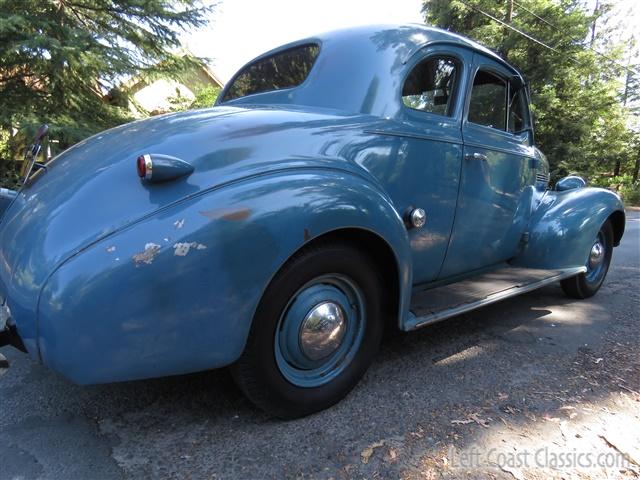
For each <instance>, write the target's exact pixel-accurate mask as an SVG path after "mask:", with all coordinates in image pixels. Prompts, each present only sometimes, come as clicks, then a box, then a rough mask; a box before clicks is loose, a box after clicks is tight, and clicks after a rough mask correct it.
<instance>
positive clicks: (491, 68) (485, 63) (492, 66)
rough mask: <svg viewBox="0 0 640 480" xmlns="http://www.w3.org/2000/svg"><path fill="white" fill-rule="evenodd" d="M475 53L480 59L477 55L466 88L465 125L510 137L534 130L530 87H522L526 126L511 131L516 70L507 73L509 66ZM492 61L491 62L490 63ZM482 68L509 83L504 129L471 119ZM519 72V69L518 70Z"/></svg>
mask: <svg viewBox="0 0 640 480" xmlns="http://www.w3.org/2000/svg"><path fill="white" fill-rule="evenodd" d="M474 55H477V56H479V57H480V60H478V57H475V60H474V65H473V69H472V75H471V76H470V78H469V84H468V86H467V89H466V98H465V102H464V111H463V120H462V122H463V125H473V126H474V127H475V128H483V129H487V131H489V132H492V133H498V134H503V135H509V136H510V137H516V138H517V137H520V136H522V134H523V133H525V132H529V131H532V130H533V118H532V117H531V109H530V101H531V100H530V96H529V90H528V88H527V87H526V85H525V86H523V87H522V90H524V104H525V128H523V129H522V130H519V131H517V132H511V131H509V114H510V111H511V109H510V106H509V97H510V95H511V91H512V88H513V82H512V80H511V77H513V76H514V72H511V74H510V75H509V74H507V67H506V66H503V65H501V64H499V63H497V62H494V61H491V60H488V59H487V58H486V57H484V56H482V54H479V53H477V52H475V54H474ZM490 62H491V63H490ZM480 70H483V71H486V72H490V73H491V74H492V75H495V76H496V77H498V78H500V79H501V80H503V81H504V82H506V84H507V97H506V100H507V105H506V114H505V115H506V118H505V128H504V129H503V130H502V129H498V128H494V127H489V126H488V125H482V124H480V123H475V122H472V121H470V120H469V109H470V106H471V92H472V90H473V82H474V81H475V79H476V75H477V74H478V72H479V71H480ZM516 72H517V71H516Z"/></svg>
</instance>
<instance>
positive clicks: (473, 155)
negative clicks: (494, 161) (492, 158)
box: [464, 152, 488, 162]
mask: <svg viewBox="0 0 640 480" xmlns="http://www.w3.org/2000/svg"><path fill="white" fill-rule="evenodd" d="M464 158H465V159H467V160H481V161H483V162H486V161H487V160H488V158H487V156H486V155H484V154H483V153H478V152H473V153H467V154H466V155H465V156H464Z"/></svg>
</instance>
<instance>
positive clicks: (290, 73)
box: [222, 44, 320, 102]
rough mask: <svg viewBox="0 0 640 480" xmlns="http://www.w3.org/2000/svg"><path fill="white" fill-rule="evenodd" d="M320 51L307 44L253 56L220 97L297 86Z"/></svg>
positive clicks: (228, 98)
mask: <svg viewBox="0 0 640 480" xmlns="http://www.w3.org/2000/svg"><path fill="white" fill-rule="evenodd" d="M319 53H320V47H319V46H318V45H316V44H307V45H300V46H297V47H293V48H290V49H288V50H284V51H282V52H278V53H275V54H273V55H271V56H269V57H266V58H262V59H260V60H256V61H255V62H253V63H251V64H249V65H247V66H246V67H244V68H243V69H242V70H241V71H240V72H239V73H238V75H236V77H235V79H234V80H233V83H232V84H231V85H230V86H229V88H228V89H227V91H226V93H225V95H224V98H223V99H222V101H223V102H226V101H228V100H233V99H235V98H240V97H244V96H247V95H254V94H256V93H263V92H270V91H273V90H282V89H284V88H293V87H297V86H298V85H300V84H302V83H303V82H304V81H305V80H306V78H307V76H308V75H309V72H310V71H311V68H312V67H313V64H314V62H315V61H316V58H317V57H318V54H319Z"/></svg>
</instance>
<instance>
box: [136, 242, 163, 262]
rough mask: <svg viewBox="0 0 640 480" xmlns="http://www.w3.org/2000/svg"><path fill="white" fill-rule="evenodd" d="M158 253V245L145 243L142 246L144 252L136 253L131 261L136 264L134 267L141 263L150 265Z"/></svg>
mask: <svg viewBox="0 0 640 480" xmlns="http://www.w3.org/2000/svg"><path fill="white" fill-rule="evenodd" d="M158 252H160V245H157V244H155V243H147V244H146V245H145V246H144V251H142V252H140V253H136V254H135V255H134V256H133V261H134V262H135V263H136V265H141V264H143V263H144V264H147V265H151V264H152V263H153V259H154V258H156V255H157V254H158Z"/></svg>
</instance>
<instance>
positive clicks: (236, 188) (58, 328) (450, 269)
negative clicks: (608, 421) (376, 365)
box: [0, 25, 625, 418]
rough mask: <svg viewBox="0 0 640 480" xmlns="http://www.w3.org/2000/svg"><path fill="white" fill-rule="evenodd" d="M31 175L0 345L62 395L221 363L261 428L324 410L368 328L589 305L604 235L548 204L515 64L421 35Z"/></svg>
mask: <svg viewBox="0 0 640 480" xmlns="http://www.w3.org/2000/svg"><path fill="white" fill-rule="evenodd" d="M36 147H37V145H36V146H34V148H36ZM36 150H37V148H36ZM36 153H37V152H36ZM33 172H34V173H31V174H30V175H29V176H28V178H26V180H25V184H24V185H23V187H22V188H21V189H20V191H19V192H11V191H6V190H4V191H3V192H2V194H1V196H2V197H3V203H2V205H4V207H5V211H4V214H3V216H2V220H1V223H0V246H1V248H0V294H1V296H2V300H3V318H2V323H1V324H0V331H1V332H2V333H1V338H2V343H3V344H7V343H11V344H13V345H15V346H17V347H19V348H22V349H24V350H26V351H27V352H28V353H29V354H30V355H31V357H32V358H33V359H35V360H38V361H40V362H42V363H44V364H45V365H47V366H48V367H50V368H52V369H54V370H56V371H57V372H60V373H61V374H62V375H64V376H66V377H68V378H69V379H71V380H72V381H74V382H77V383H80V384H90V383H100V382H114V381H122V380H133V379H142V378H149V377H158V376H164V375H175V374H182V373H187V372H194V371H199V370H206V369H212V368H218V367H223V366H228V365H230V366H231V371H232V373H233V376H234V378H235V379H236V381H237V383H238V385H239V386H240V388H241V389H242V390H243V391H244V392H245V393H246V395H247V396H248V397H249V398H250V399H251V400H252V401H253V402H254V403H255V404H257V405H258V406H259V407H261V408H263V409H264V410H266V411H268V412H270V413H272V414H274V415H276V416H280V417H283V418H293V417H299V416H302V415H306V414H309V413H312V412H315V411H318V410H321V409H324V408H326V407H328V406H330V405H332V404H334V403H335V402H337V401H338V400H339V399H341V398H342V397H343V396H345V395H346V394H347V393H348V392H349V390H350V389H351V388H352V387H353V386H354V385H355V384H356V383H357V382H358V380H359V379H360V377H361V376H362V375H363V374H364V372H365V370H366V369H367V367H368V366H369V364H370V362H371V361H372V358H373V356H374V353H375V352H376V350H377V348H378V345H379V343H380V340H381V336H382V333H383V329H384V326H385V324H386V323H389V322H390V323H392V324H393V325H395V326H396V327H397V328H399V329H401V330H405V331H408V330H413V329H416V328H418V327H422V326H425V325H429V324H431V323H433V322H437V321H439V320H443V319H445V318H448V317H451V316H454V315H457V314H460V313H462V312H466V311H470V310H473V309H476V308H479V307H482V306H484V305H487V304H489V303H492V302H495V301H498V300H501V299H504V298H507V297H510V296H513V295H517V294H521V293H524V292H528V291H531V290H533V289H536V288H539V287H542V286H544V285H547V284H549V283H552V282H557V281H560V282H561V285H562V288H563V289H564V291H565V292H566V293H567V294H568V295H570V296H572V297H576V298H585V297H589V296H591V295H593V294H595V293H596V292H597V291H598V289H599V288H600V286H601V285H602V282H603V280H604V278H605V276H606V274H607V270H608V267H609V262H610V261H611V255H612V250H613V247H614V246H616V245H618V244H619V242H620V239H621V237H622V234H623V231H624V225H625V216H624V209H623V205H622V203H621V201H620V199H619V197H618V196H617V195H615V194H614V193H612V192H609V191H606V190H602V189H597V188H586V186H585V182H584V180H582V179H581V178H579V177H574V176H572V177H566V178H564V179H562V180H560V181H558V182H557V183H556V185H555V187H554V189H550V188H549V186H548V183H549V169H548V163H547V161H546V159H545V157H544V155H543V154H542V153H541V152H540V151H539V150H538V149H536V147H535V146H534V135H533V128H532V122H531V116H530V112H529V94H528V89H527V87H526V84H525V81H524V79H523V77H522V76H521V74H520V73H518V71H517V70H516V69H515V68H513V67H511V66H510V65H508V64H507V63H505V62H504V61H503V60H502V59H500V58H499V57H498V56H497V55H495V54H494V53H492V52H491V51H489V50H488V49H486V48H483V47H482V46H480V45H478V44H476V43H474V42H472V41H470V40H467V39H465V38H462V37H460V36H457V35H454V34H451V33H448V32H444V31H441V30H438V29H433V28H428V27H424V26H419V25H415V26H378V27H362V28H356V29H349V30H343V31H337V32H333V33H329V34H326V35H322V36H318V37H313V38H307V39H305V40H302V41H298V42H295V43H292V44H288V45H285V46H283V47H281V48H278V49H275V50H273V51H270V52H268V53H266V54H264V55H262V56H260V57H258V58H257V59H255V60H253V61H252V62H250V63H249V64H247V65H246V66H245V67H243V68H242V69H241V70H240V71H239V72H238V73H237V74H236V75H235V76H234V77H233V78H232V79H231V81H230V82H229V83H228V85H227V86H226V87H225V88H224V90H223V91H222V93H221V94H220V97H219V99H218V100H217V102H216V105H215V106H214V107H213V108H210V109H204V110H198V111H191V112H186V113H177V114H170V115H165V116H160V117H155V118H150V119H147V120H142V121H138V122H134V123H131V124H128V125H123V126H120V127H117V128H114V129H112V130H109V131H106V132H103V133H100V134H98V135H95V136H93V137H91V138H89V139H87V140H85V141H83V142H80V143H79V144H77V145H75V146H74V147H72V148H70V149H68V150H67V151H65V152H63V153H62V154H60V155H59V156H57V157H56V158H54V159H53V160H52V161H51V162H50V163H49V164H47V165H42V164H38V163H36V164H35V166H34V168H33Z"/></svg>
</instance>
